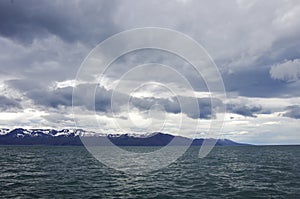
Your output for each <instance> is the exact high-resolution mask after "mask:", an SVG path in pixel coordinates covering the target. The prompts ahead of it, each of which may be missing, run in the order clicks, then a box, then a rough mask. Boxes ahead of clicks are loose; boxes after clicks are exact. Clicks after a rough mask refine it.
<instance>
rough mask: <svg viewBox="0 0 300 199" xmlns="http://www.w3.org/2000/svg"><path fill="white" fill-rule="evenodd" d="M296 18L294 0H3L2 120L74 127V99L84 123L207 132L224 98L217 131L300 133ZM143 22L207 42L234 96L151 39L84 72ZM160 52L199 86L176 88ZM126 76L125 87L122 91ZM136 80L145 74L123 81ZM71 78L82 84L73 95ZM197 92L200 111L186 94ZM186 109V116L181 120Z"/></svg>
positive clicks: (231, 135) (299, 10)
mask: <svg viewBox="0 0 300 199" xmlns="http://www.w3.org/2000/svg"><path fill="white" fill-rule="evenodd" d="M299 19H300V2H299V1H296V0H295V1H292V0H289V1H286V0H280V1H279V0H278V1H277V0H274V1H271V0H267V1H255V0H252V1H246V0H236V1H232V0H228V1H214V0H213V1H196V0H195V1H192V0H177V1H176V0H174V1H158V0H157V1H156V0H154V1H139V0H136V1H134V0H129V1H121V0H119V1H114V0H111V1H104V0H103V1H90V0H88V1H80V0H76V1H64V2H63V1H55V0H53V1H46V0H43V1H37V0H35V1H31V0H26V1H20V0H13V1H11V0H2V1H0V127H1V128H10V129H12V128H16V127H24V128H55V129H61V128H76V127H78V126H76V123H75V121H74V115H73V113H74V110H75V112H76V114H77V118H79V119H81V120H82V122H81V123H80V124H81V125H80V127H82V128H85V129H93V130H95V129H96V130H95V131H97V129H99V131H101V132H106V133H124V132H132V133H151V132H156V131H161V130H163V131H164V132H166V133H171V134H176V135H182V136H187V137H202V136H205V135H206V132H207V131H208V129H209V125H210V124H211V122H212V121H213V120H216V119H219V118H220V114H219V112H218V110H219V109H218V107H222V106H223V105H226V115H225V120H224V123H223V129H222V131H221V133H220V137H222V138H228V139H232V140H235V141H238V142H246V143H252V144H300V136H299V135H300V134H299V132H300V126H299V122H300V92H299V88H300V37H299V35H300V20H299ZM143 27H160V28H167V29H172V30H175V31H179V32H181V33H183V34H186V35H187V36H189V37H191V38H193V39H194V40H195V41H196V42H198V43H199V44H200V45H201V46H202V47H203V48H204V49H205V50H206V52H207V53H208V54H209V56H210V57H211V58H212V59H213V61H214V62H215V64H216V66H217V68H218V70H219V72H220V74H221V77H222V79H223V82H224V86H225V90H226V96H227V98H226V99H219V98H218V95H216V97H214V98H211V97H210V96H211V95H210V92H209V91H208V89H207V86H206V85H205V77H201V76H199V75H196V73H195V71H193V68H192V67H191V66H190V64H189V63H187V62H185V61H184V60H183V59H181V58H180V57H177V56H175V55H174V54H171V53H168V52H163V51H159V50H153V49H152V50H151V49H144V50H139V51H134V52H130V53H128V54H126V55H123V56H121V57H119V58H118V59H117V60H116V61H115V62H114V63H112V65H111V67H110V70H108V71H107V73H106V74H104V75H102V77H103V78H102V80H103V81H101V82H100V83H99V81H98V82H97V78H94V79H93V78H91V79H90V80H89V81H83V82H78V81H76V75H77V72H78V70H79V68H80V66H81V65H82V63H83V61H84V60H85V58H86V57H87V56H88V54H89V53H90V51H91V50H92V49H94V48H95V47H96V46H97V45H98V44H99V43H100V42H102V41H104V40H105V39H107V38H109V37H110V36H112V35H114V34H117V33H120V32H122V31H125V30H129V29H134V28H143ZM116 48H118V46H116ZM147 63H156V65H155V66H153V67H152V69H153V71H151V72H152V73H150V72H149V71H148V72H147V71H145V70H144V69H145V68H139V69H136V70H134V71H135V73H134V74H133V75H131V76H130V74H129V76H126V77H127V79H125V80H124V79H122V77H123V76H122V75H124V74H127V72H129V71H130V69H132V68H133V67H134V66H140V65H143V64H147ZM159 64H162V65H168V66H172V68H173V69H174V70H175V71H178V73H180V75H182V76H184V77H186V79H187V80H188V81H189V83H190V85H191V86H192V89H191V90H184V89H183V90H181V91H179V93H180V94H178V93H175V94H174V93H172V92H170V90H169V89H168V88H170V87H171V85H175V87H176V85H177V88H178V87H180V86H178V81H179V80H178V79H177V78H174V77H175V75H172V74H169V73H170V70H167V68H163V67H161V65H159ZM174 74H175V73H174ZM145 77H147V78H149V80H151V78H150V77H152V78H154V79H155V78H156V79H157V78H158V77H161V80H162V82H160V83H161V84H158V83H154V84H144V81H145ZM164 77H167V78H164ZM120 82H121V83H122V84H120ZM133 83H135V84H133ZM118 85H122V87H123V90H122V89H120V88H119V90H118V92H115V90H116V89H117V86H118ZM132 85H138V86H137V87H136V89H135V90H133V91H132V92H130V93H129V92H122V91H125V90H126V89H124V88H128V87H129V86H132ZM95 87H96V92H95V96H94V97H95V104H94V106H90V104H87V102H86V98H87V97H86V95H85V92H87V91H88V90H89V89H93V88H95ZM74 88H78V89H79V90H80V91H81V93H82V95H80V97H78V98H77V99H76V100H75V102H74V99H73V103H72V97H73V96H72V94H73V90H74ZM185 91H186V92H185ZM190 91H192V94H193V96H190V95H189V92H190ZM114 94H116V97H115V98H113V96H114ZM195 96H196V100H197V102H198V105H199V107H198V108H199V110H200V113H198V114H195V113H194V112H193V111H191V109H192V108H191V106H189V105H190V104H191V103H189V100H191V99H192V98H193V100H195ZM178 97H179V99H182V100H183V101H182V102H183V104H184V105H183V106H185V107H186V108H187V109H186V110H185V111H183V110H182V107H181V106H180V105H182V104H181V103H180V102H179V101H178ZM112 99H113V100H112ZM128 99H130V103H126V102H127V101H128ZM126 100H127V101H126ZM112 101H113V102H114V103H115V104H116V105H115V106H114V108H115V109H114V110H113V108H112V107H111V103H112ZM212 101H213V102H214V103H212ZM212 104H213V105H214V106H212ZM92 118H97V121H98V122H97V124H95V123H94V122H92V121H93V119H92ZM179 121H184V122H182V123H181V124H180V125H181V126H180V128H179V126H178V125H179V123H180V122H179ZM116 123H117V124H118V128H117V127H116ZM198 124H199V129H198V130H197V132H195V131H194V127H195V126H197V125H198ZM162 127H163V128H162ZM178 129H180V130H178Z"/></svg>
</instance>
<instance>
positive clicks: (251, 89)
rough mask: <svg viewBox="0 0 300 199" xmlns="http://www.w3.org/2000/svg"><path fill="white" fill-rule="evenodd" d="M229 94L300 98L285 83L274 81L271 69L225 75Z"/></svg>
mask: <svg viewBox="0 0 300 199" xmlns="http://www.w3.org/2000/svg"><path fill="white" fill-rule="evenodd" d="M223 80H224V84H225V89H226V91H227V92H237V93H238V94H239V95H240V96H245V97H263V98H268V97H284V96H286V95H290V96H295V97H296V96H300V93H299V92H298V91H296V90H295V89H291V88H290V87H289V84H287V83H286V82H284V81H280V80H274V79H272V78H271V77H270V75H269V69H267V68H262V69H245V70H239V71H236V72H234V73H231V74H223Z"/></svg>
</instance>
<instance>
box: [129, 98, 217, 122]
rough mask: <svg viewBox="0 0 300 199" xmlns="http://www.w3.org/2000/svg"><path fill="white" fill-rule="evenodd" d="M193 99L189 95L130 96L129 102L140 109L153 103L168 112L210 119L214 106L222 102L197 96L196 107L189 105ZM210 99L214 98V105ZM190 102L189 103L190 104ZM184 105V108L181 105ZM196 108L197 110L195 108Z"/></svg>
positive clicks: (145, 108) (144, 108) (213, 114)
mask: <svg viewBox="0 0 300 199" xmlns="http://www.w3.org/2000/svg"><path fill="white" fill-rule="evenodd" d="M194 100H195V99H193V98H189V97H183V96H178V98H176V97H173V98H172V99H162V98H154V97H147V98H132V100H131V103H132V104H133V105H134V107H138V108H139V109H140V110H149V109H151V107H152V106H153V105H155V104H159V105H161V106H162V107H163V108H164V109H165V111H166V112H168V113H174V114H178V113H181V112H182V113H184V114H186V115H187V116H188V117H190V118H193V119H198V118H200V119H212V118H215V116H216V115H215V114H216V110H215V109H216V108H217V107H218V106H220V105H221V104H222V102H221V101H220V100H219V99H210V98H198V99H196V103H198V107H193V106H192V105H191V106H189V103H190V102H192V103H193V102H195V101H194ZM211 100H214V105H215V106H216V107H212V103H211ZM192 103H191V104H192ZM182 106H184V108H183V107H182ZM195 108H196V109H197V108H198V110H196V109H195Z"/></svg>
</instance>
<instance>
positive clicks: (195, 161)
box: [0, 146, 300, 198]
mask: <svg viewBox="0 0 300 199" xmlns="http://www.w3.org/2000/svg"><path fill="white" fill-rule="evenodd" d="M131 150H135V151H137V152H138V151H139V150H144V149H142V148H139V147H134V148H132V149H131ZM198 150H199V148H198V147H191V148H190V149H189V150H188V151H187V152H186V153H185V155H184V156H183V157H181V158H180V159H179V160H178V161H176V162H174V163H172V164H171V165H169V166H168V167H166V168H164V169H162V170H158V171H153V172H151V173H146V174H137V175H132V174H126V173H122V172H120V171H116V170H114V169H111V168H108V167H106V166H105V165H103V164H101V163H100V162H98V161H97V160H96V159H95V158H93V156H91V155H90V154H89V153H88V152H87V150H86V149H85V148H84V147H72V146H64V147H61V146H0V154H1V158H0V171H1V172H0V198H300V165H299V163H300V146H242V147H215V148H214V149H213V151H212V152H211V153H210V154H209V155H208V156H207V157H205V158H203V159H199V158H198V154H197V153H198Z"/></svg>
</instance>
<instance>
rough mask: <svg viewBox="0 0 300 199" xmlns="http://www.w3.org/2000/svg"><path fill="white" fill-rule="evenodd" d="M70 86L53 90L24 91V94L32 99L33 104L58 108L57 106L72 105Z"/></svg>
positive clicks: (71, 89)
mask: <svg viewBox="0 0 300 199" xmlns="http://www.w3.org/2000/svg"><path fill="white" fill-rule="evenodd" d="M72 91H73V88H72V87H67V88H59V89H56V90H54V91H46V90H38V89H35V90H32V91H28V92H27V93H26V96H27V97H28V98H30V99H32V100H33V101H34V103H35V104H38V105H43V106H46V107H53V108H58V106H60V105H62V106H71V105H72Z"/></svg>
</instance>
